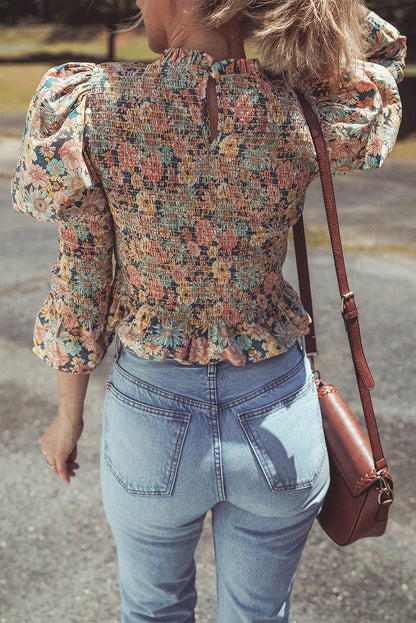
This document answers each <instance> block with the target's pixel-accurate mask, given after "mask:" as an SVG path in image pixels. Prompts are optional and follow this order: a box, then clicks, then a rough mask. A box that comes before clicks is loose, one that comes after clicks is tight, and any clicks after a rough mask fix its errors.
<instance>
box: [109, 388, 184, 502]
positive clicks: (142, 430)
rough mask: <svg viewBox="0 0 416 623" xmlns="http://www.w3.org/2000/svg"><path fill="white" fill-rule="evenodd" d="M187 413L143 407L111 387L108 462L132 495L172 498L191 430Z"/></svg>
mask: <svg viewBox="0 0 416 623" xmlns="http://www.w3.org/2000/svg"><path fill="white" fill-rule="evenodd" d="M189 421H190V416H189V415H188V414H187V413H182V412H176V411H171V410H167V409H160V408H158V407H153V406H149V405H145V404H142V403H140V402H138V401H136V400H132V399H131V398H128V397H127V396H125V395H124V394H121V393H120V392H119V391H118V390H117V389H116V388H115V387H114V386H113V385H112V384H111V383H109V384H108V385H107V396H106V401H105V407H104V431H103V432H104V460H105V464H106V466H107V468H108V469H109V470H110V472H111V473H112V474H113V475H114V476H115V478H116V479H117V480H118V481H119V482H120V484H121V485H122V486H123V487H124V488H125V489H126V491H128V492H129V493H132V494H136V495H171V494H172V491H173V487H174V484H175V479H176V474H177V471H178V467H179V461H180V457H181V453H182V447H183V444H184V441H185V436H186V432H187V430H188V426H189Z"/></svg>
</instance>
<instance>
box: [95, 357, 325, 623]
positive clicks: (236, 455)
mask: <svg viewBox="0 0 416 623" xmlns="http://www.w3.org/2000/svg"><path fill="white" fill-rule="evenodd" d="M328 481H329V471H328V461H327V453H326V447H325V442H324V436H323V431H322V423H321V416H320V411H319V405H318V399H317V394H316V389H315V385H314V383H313V380H312V376H311V371H310V367H309V364H308V362H307V360H306V358H305V357H304V354H303V352H302V350H301V348H300V347H299V346H298V345H296V346H295V347H293V348H292V349H291V350H290V351H288V352H287V353H284V354H282V355H279V356H276V357H273V358H271V359H268V360H265V361H262V362H258V363H253V364H249V365H246V366H242V367H236V366H233V365H231V364H230V363H228V362H226V361H224V362H221V363H219V364H210V365H207V366H199V365H192V366H186V365H183V364H180V363H176V362H175V361H173V360H169V361H164V362H156V361H150V360H145V359H140V358H139V357H137V356H136V355H135V354H134V353H133V352H131V351H129V350H127V349H125V348H122V349H119V352H118V354H117V357H116V360H115V362H114V364H113V367H112V371H111V375H110V380H109V383H108V390H107V394H106V399H105V404H104V431H103V437H102V491H103V500H104V506H105V510H106V513H107V517H108V520H109V523H110V525H111V528H112V531H113V534H114V537H115V540H116V544H117V552H118V559H119V570H120V592H121V600H122V621H123V623H133V622H134V623H136V622H139V621H140V622H142V621H152V622H158V623H161V622H164V623H192V622H193V621H194V608H195V603H196V591H195V564H194V551H195V548H196V545H197V543H198V540H199V538H200V536H201V531H202V525H203V521H204V517H205V515H206V513H207V511H209V510H212V528H213V535H214V546H215V561H216V569H217V621H218V623H260V622H262V623H263V622H265V621H287V620H288V615H289V601H290V593H291V589H292V585H293V580H294V575H295V571H296V567H297V565H298V563H299V559H300V556H301V553H302V549H303V547H304V545H305V541H306V538H307V535H308V532H309V530H310V528H311V525H312V523H313V521H314V519H315V517H316V515H317V513H318V512H319V509H320V506H321V505H322V502H323V499H324V496H325V493H326V489H327V486H328Z"/></svg>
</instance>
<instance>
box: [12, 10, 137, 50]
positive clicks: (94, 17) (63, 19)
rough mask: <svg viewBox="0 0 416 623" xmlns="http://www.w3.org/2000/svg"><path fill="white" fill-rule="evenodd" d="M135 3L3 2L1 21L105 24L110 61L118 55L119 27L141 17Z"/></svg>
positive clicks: (80, 24)
mask: <svg viewBox="0 0 416 623" xmlns="http://www.w3.org/2000/svg"><path fill="white" fill-rule="evenodd" d="M137 12H138V11H137V7H136V3H135V1H134V0H76V1H74V0H0V22H1V24H4V25H12V24H16V23H18V22H21V21H28V20H31V21H33V20H36V21H39V22H54V23H56V24H65V25H67V26H80V27H82V26H83V25H85V26H91V25H103V26H105V27H106V28H107V32H108V46H107V58H108V60H113V59H114V56H115V38H116V34H117V28H118V27H119V25H120V23H122V22H123V21H124V20H128V19H131V18H133V17H134V16H135V15H137Z"/></svg>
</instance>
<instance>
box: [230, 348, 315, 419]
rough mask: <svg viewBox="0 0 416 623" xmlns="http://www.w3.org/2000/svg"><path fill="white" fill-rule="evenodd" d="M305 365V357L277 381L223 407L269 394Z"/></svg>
mask: <svg viewBox="0 0 416 623" xmlns="http://www.w3.org/2000/svg"><path fill="white" fill-rule="evenodd" d="M303 367H304V359H301V361H300V362H299V363H297V364H296V366H295V367H294V368H291V369H290V370H288V371H287V372H285V374H284V375H283V376H280V377H279V378H278V379H276V380H275V381H272V382H271V383H269V384H268V385H264V386H263V387H259V388H258V389H256V390H255V391H254V392H252V393H251V394H246V395H245V396H242V397H241V398H237V399H236V400H232V401H231V402H225V403H224V404H222V405H221V409H228V408H231V407H238V406H239V405H241V404H244V403H245V402H248V401H249V400H252V399H253V398H257V397H258V396H261V395H262V394H267V392H269V391H271V390H272V389H276V387H279V386H280V385H284V383H286V381H287V380H288V379H289V378H291V377H292V376H293V375H294V374H297V373H298V372H299V370H301V368H303ZM308 382H309V381H308ZM295 393H296V392H295Z"/></svg>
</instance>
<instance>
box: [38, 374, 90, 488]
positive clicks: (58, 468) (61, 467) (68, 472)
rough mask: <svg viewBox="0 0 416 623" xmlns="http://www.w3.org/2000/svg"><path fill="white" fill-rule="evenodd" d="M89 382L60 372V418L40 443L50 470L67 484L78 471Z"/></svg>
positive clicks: (74, 375) (86, 378)
mask: <svg viewBox="0 0 416 623" xmlns="http://www.w3.org/2000/svg"><path fill="white" fill-rule="evenodd" d="M88 380H89V375H88V374H86V375H77V374H67V373H65V372H58V388H59V408H58V415H57V416H56V418H55V421H54V423H53V424H52V426H51V427H50V428H49V429H48V430H47V431H46V433H45V434H44V435H42V437H41V440H40V442H41V446H42V452H43V454H44V455H45V458H46V461H47V463H48V465H49V467H50V468H51V469H52V470H53V471H54V472H55V474H58V475H59V476H60V477H61V478H62V480H63V481H64V482H66V483H67V484H69V483H70V481H71V478H73V477H74V476H75V470H77V469H79V465H78V463H76V458H77V443H78V440H79V438H80V437H81V433H82V430H83V428H84V421H83V419H82V413H83V406H84V398H85V394H86V391H87V386H88Z"/></svg>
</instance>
